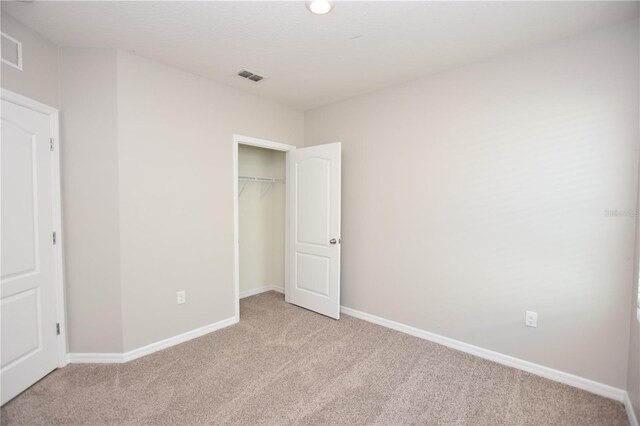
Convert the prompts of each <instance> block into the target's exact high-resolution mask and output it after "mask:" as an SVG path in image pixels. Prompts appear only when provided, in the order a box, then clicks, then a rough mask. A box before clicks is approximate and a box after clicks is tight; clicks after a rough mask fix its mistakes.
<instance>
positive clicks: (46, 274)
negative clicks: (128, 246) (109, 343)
mask: <svg viewBox="0 0 640 426" xmlns="http://www.w3.org/2000/svg"><path fill="white" fill-rule="evenodd" d="M50 137H51V127H50V117H49V116H48V115H45V114H42V113H40V112H36V111H33V110H31V109H28V108H25V107H23V106H19V105H16V104H14V103H11V102H7V101H5V100H2V144H1V150H2V152H1V155H2V161H1V166H2V172H1V177H2V184H1V186H2V188H1V189H2V208H1V218H0V220H1V221H2V238H1V240H2V254H1V257H0V261H1V263H2V265H1V267H2V274H1V279H0V299H1V302H0V303H1V307H0V309H1V312H2V314H1V321H2V326H1V334H0V344H1V346H0V363H1V368H0V389H1V391H0V394H1V399H2V404H4V403H5V402H7V401H8V400H10V399H11V398H13V397H14V396H16V395H17V394H19V393H20V392H22V391H23V390H25V389H26V388H27V387H29V386H31V385H32V384H33V383H35V382H36V381H38V380H39V379H40V378H42V377H43V376H45V375H46V374H47V373H49V372H50V371H52V370H53V369H55V368H56V367H57V333H56V312H55V309H56V307H55V303H56V302H55V287H54V283H55V281H54V252H53V229H54V227H53V175H52V164H53V163H52V160H53V158H52V155H53V154H52V152H51V150H50Z"/></svg>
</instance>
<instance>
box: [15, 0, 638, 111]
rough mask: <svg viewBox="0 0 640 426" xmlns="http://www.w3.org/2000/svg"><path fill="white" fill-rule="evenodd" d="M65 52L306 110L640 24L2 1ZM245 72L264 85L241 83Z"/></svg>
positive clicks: (379, 5)
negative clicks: (164, 71) (167, 69)
mask: <svg viewBox="0 0 640 426" xmlns="http://www.w3.org/2000/svg"><path fill="white" fill-rule="evenodd" d="M2 10H3V11H5V12H8V13H9V14H11V15H13V16H14V17H15V18H17V19H18V20H20V21H22V22H23V23H25V24H26V25H27V26H29V27H31V28H33V29H35V30H36V31H38V32H40V33H41V34H43V35H44V36H45V37H47V38H49V39H51V40H52V41H54V42H55V43H57V44H58V45H60V46H86V47H107V48H118V49H122V50H125V51H129V52H135V53H136V54H138V55H141V56H144V57H147V58H150V59H154V60H157V61H159V62H162V63H165V64H168V65H172V66H175V67H178V68H181V69H183V70H186V71H189V72H192V73H194V74H197V75H201V76H204V77H207V78H210V79H212V80H215V81H218V82H221V83H224V84H227V85H230V86H233V87H236V88H239V89H242V90H245V91H247V92H250V93H254V94H257V95H259V96H262V97H265V98H268V99H272V100H274V101H277V102H280V103H283V104H286V105H289V106H292V107H294V108H298V109H301V110H307V109H311V108H314V107H318V106H321V105H325V104H328V103H331V102H334V101H338V100H341V99H346V98H349V97H352V96H356V95H359V94H363V93H367V92H370V91H373V90H377V89H380V88H384V87H388V86H392V85H395V84H399V83H402V82H405V81H408V80H412V79H415V78H418V77H421V76H424V75H429V74H433V73H437V72H441V71H444V70H447V69H451V68H455V67H458V66H462V65H465V64H469V63H472V62H477V61H481V60H484V59H487V58H491V57H495V56H497V55H501V54H507V53H511V52H514V51H517V50H519V49H524V48H528V47H532V46H535V45H539V44H543V43H546V42H550V41H553V40H557V39H561V38H565V37H569V36H572V35H575V34H578V33H581V32H585V31H589V30H593V29H597V28H601V27H605V26H608V25H612V24H614V23H616V22H619V21H623V20H627V19H632V18H634V17H637V16H638V10H639V9H638V2H609V1H603V2H599V1H591V2H574V1H569V2H562V1H555V2H525V1H520V2H483V1H476V2H423V1H410V2H405V1H372V2H364V1H357V2H351V1H337V2H336V6H335V9H334V10H333V11H332V12H331V13H329V14H328V15H324V16H316V15H312V14H311V13H309V11H308V10H307V9H306V7H305V4H304V2H303V1H264V2H252V1H236V2H230V1H228V2H227V1H225V2H219V1H218V2H213V1H199V2H195V1H193V2H171V1H162V2H155V1H138V2H115V1H111V2H106V1H104V2H85V1H75V2H38V1H35V2H7V1H3V2H2ZM241 69H247V70H250V71H252V72H255V73H258V74H260V75H262V76H264V77H265V79H264V80H262V81H261V82H260V83H254V82H253V81H250V80H247V79H244V78H241V77H238V76H237V75H236V73H237V72H238V71H239V70H241Z"/></svg>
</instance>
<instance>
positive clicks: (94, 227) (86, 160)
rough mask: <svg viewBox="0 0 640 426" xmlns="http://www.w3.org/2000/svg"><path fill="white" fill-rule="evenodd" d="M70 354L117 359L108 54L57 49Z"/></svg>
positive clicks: (114, 165)
mask: <svg viewBox="0 0 640 426" xmlns="http://www.w3.org/2000/svg"><path fill="white" fill-rule="evenodd" d="M60 93H61V110H62V112H61V115H60V118H61V126H60V127H61V130H62V133H61V137H62V141H63V142H62V144H61V145H60V146H61V156H62V197H63V209H64V236H65V247H64V248H65V260H66V262H65V263H66V264H65V278H66V280H65V281H66V282H65V284H66V294H67V318H68V329H69V333H68V336H69V337H68V339H69V350H70V351H71V352H121V351H122V347H123V346H122V312H121V305H122V302H121V296H122V295H121V288H120V287H121V286H120V256H119V253H120V230H119V219H118V202H119V201H118V149H117V142H118V139H117V138H118V134H117V98H116V93H117V92H116V51H115V50H103V49H74V48H62V49H60Z"/></svg>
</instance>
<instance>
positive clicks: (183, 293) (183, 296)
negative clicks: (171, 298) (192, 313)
mask: <svg viewBox="0 0 640 426" xmlns="http://www.w3.org/2000/svg"><path fill="white" fill-rule="evenodd" d="M186 301H187V292H186V291H184V290H181V291H179V292H178V305H181V304H183V303H185V302H186Z"/></svg>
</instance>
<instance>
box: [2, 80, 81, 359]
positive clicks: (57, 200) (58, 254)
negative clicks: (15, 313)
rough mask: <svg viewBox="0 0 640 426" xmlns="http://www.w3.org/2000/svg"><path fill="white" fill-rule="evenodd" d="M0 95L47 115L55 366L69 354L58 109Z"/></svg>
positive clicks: (12, 95) (7, 93)
mask: <svg viewBox="0 0 640 426" xmlns="http://www.w3.org/2000/svg"><path fill="white" fill-rule="evenodd" d="M0 98H1V99H3V100H5V101H7V102H11V103H13V104H16V105H19V106H22V107H25V108H28V109H30V110H33V111H36V112H39V113H42V114H45V115H47V116H49V123H50V129H51V137H52V138H53V144H54V149H53V153H52V154H53V155H52V156H51V166H52V167H51V171H52V172H51V173H52V176H51V183H52V186H53V188H52V190H53V191H52V200H53V206H52V207H53V227H54V229H52V230H51V231H52V232H55V233H56V243H55V244H54V245H53V266H54V273H53V275H54V276H53V281H54V289H55V295H56V296H55V297H56V300H55V301H54V302H55V312H56V322H57V323H58V324H60V334H59V335H58V340H57V341H58V348H57V355H58V368H60V367H64V366H65V365H67V364H68V363H69V353H68V348H67V320H66V308H65V285H64V250H63V246H64V236H63V233H62V197H61V187H60V125H59V111H58V110H57V109H56V108H54V107H51V106H49V105H45V104H43V103H41V102H38V101H35V100H33V99H31V98H27V97H26V96H22V95H19V94H17V93H14V92H12V91H10V90H6V89H1V90H0Z"/></svg>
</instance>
